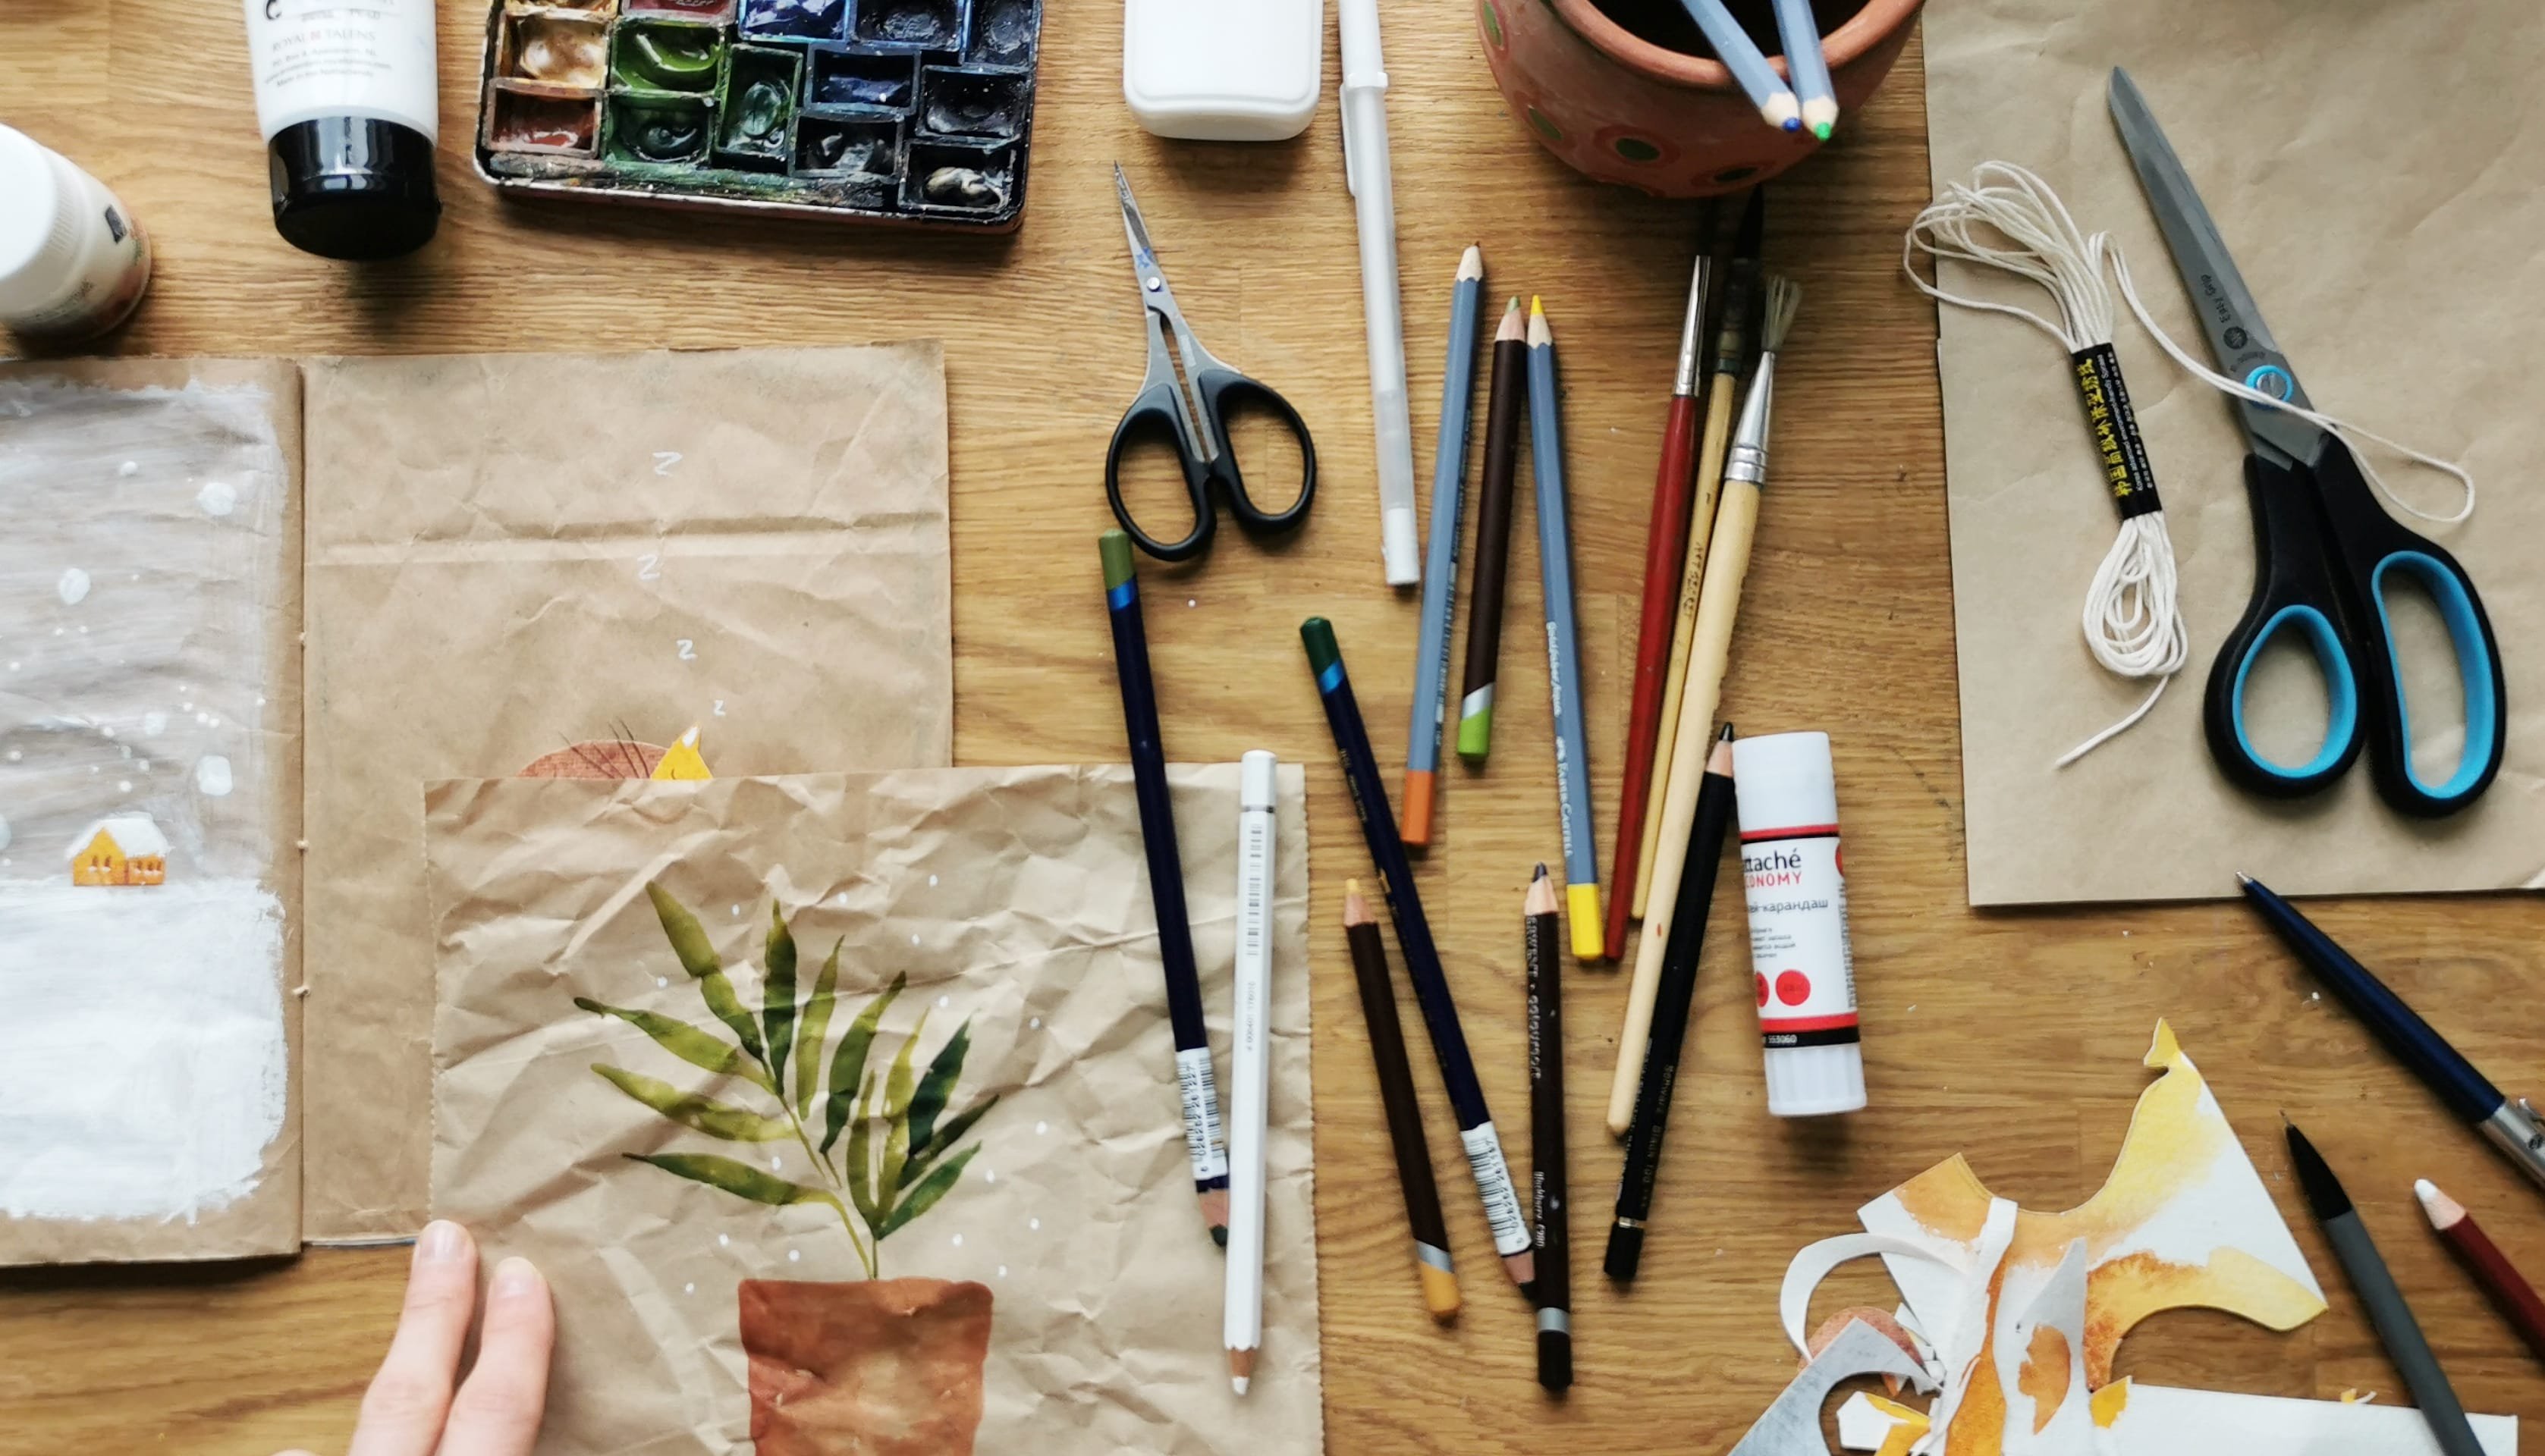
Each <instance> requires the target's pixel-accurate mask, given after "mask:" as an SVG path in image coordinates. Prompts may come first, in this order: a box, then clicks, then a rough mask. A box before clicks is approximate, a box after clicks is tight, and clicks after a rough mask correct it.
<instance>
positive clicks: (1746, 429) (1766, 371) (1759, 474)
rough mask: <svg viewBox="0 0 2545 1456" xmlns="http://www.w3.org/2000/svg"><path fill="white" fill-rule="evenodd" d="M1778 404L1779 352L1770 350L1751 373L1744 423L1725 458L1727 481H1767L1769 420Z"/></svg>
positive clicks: (1734, 433) (1735, 430)
mask: <svg viewBox="0 0 2545 1456" xmlns="http://www.w3.org/2000/svg"><path fill="white" fill-rule="evenodd" d="M1775 403H1776V355H1775V352H1774V351H1772V350H1770V351H1769V352H1767V353H1765V354H1762V355H1760V356H1759V371H1758V372H1757V373H1756V374H1754V375H1752V376H1751V379H1750V394H1749V397H1748V398H1746V399H1744V400H1742V401H1741V423H1740V424H1739V425H1737V426H1735V427H1733V431H1732V449H1731V451H1730V453H1728V454H1726V455H1725V456H1724V460H1723V480H1724V483H1725V484H1727V485H1729V484H1731V483H1732V482H1734V481H1740V482H1742V483H1743V484H1746V485H1765V484H1766V483H1767V419H1768V416H1769V415H1770V414H1771V413H1772V412H1773V410H1774V408H1775Z"/></svg>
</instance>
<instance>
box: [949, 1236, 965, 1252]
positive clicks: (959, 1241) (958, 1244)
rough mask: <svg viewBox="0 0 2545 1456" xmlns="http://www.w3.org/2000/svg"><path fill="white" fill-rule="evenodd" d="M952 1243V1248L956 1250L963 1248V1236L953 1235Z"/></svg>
mask: <svg viewBox="0 0 2545 1456" xmlns="http://www.w3.org/2000/svg"><path fill="white" fill-rule="evenodd" d="M952 1242H953V1245H954V1247H955V1248H957V1249H960V1248H962V1247H963V1236H962V1235H960V1234H957V1235H955V1236H954V1238H953V1241H952Z"/></svg>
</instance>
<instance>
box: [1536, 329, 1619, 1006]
mask: <svg viewBox="0 0 2545 1456" xmlns="http://www.w3.org/2000/svg"><path fill="white" fill-rule="evenodd" d="M1528 456H1529V460H1530V461H1531V462H1532V463H1533V464H1534V465H1535V466H1536V467H1537V568H1538V575H1539V580H1540V581H1541V582H1542V583H1543V584H1544V590H1543V591H1542V592H1541V593H1540V595H1541V596H1543V597H1544V598H1545V607H1546V678H1547V682H1548V684H1549V685H1550V686H1551V687H1552V688H1553V689H1554V692H1553V697H1554V699H1555V733H1554V738H1555V817H1556V824H1557V827H1558V828H1559V829H1560V830H1561V831H1562V832H1563V835H1564V903H1565V907H1566V909H1567V911H1568V912H1569V916H1570V919H1571V921H1572V923H1573V953H1574V955H1575V956H1577V957H1579V958H1580V959H1583V960H1598V959H1599V958H1600V955H1601V951H1602V950H1603V949H1605V948H1606V943H1607V942H1606V938H1605V937H1606V933H1607V930H1606V926H1605V925H1604V924H1603V923H1602V922H1601V919H1600V847H1599V846H1598V844H1596V843H1595V842H1594V841H1593V839H1592V831H1591V739H1590V735H1588V734H1587V733H1585V732H1584V731H1583V727H1582V633H1581V631H1580V629H1579V628H1578V627H1577V626H1576V625H1575V623H1574V619H1573V528H1572V526H1571V525H1570V524H1569V523H1568V522H1567V521H1566V519H1565V510H1564V413H1563V406H1562V404H1561V403H1560V401H1559V400H1558V398H1557V394H1556V385H1555V332H1554V330H1553V329H1552V328H1550V327H1549V326H1548V324H1547V322H1546V306H1545V305H1544V304H1543V303H1541V302H1540V301H1539V300H1537V299H1535V298H1531V299H1529V300H1528Z"/></svg>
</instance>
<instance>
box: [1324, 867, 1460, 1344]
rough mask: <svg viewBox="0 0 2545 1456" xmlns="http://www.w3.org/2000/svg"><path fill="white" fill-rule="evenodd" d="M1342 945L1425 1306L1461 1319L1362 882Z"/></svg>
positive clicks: (1381, 945)
mask: <svg viewBox="0 0 2545 1456" xmlns="http://www.w3.org/2000/svg"><path fill="white" fill-rule="evenodd" d="M1344 938H1345V939H1347V940H1349V941H1351V942H1352V958H1353V979H1354V980H1355V981H1356V982H1358V983H1359V985H1360V1013H1361V1019H1363V1020H1364V1021H1367V1022H1368V1023H1369V1054H1370V1057H1371V1059H1372V1060H1373V1061H1375V1062H1376V1063H1377V1064H1378V1100H1379V1105H1380V1106H1381V1107H1382V1108H1383V1109H1385V1111H1386V1113H1387V1142H1388V1146H1389V1147H1391V1148H1393V1149H1394V1150H1395V1151H1396V1182H1397V1186H1398V1188H1399V1189H1401V1190H1402V1191H1403V1192H1404V1194H1405V1223H1406V1227H1407V1228H1408V1229H1410V1230H1412V1232H1413V1234H1414V1268H1415V1271H1416V1272H1417V1273H1419V1274H1421V1275H1422V1276H1423V1303H1424V1306H1425V1307H1426V1308H1428V1309H1430V1310H1431V1311H1432V1318H1433V1319H1436V1320H1446V1319H1448V1318H1450V1317H1451V1316H1453V1315H1455V1314H1457V1313H1458V1274H1457V1271H1456V1270H1455V1269H1454V1268H1452V1267H1451V1266H1450V1263H1449V1229H1448V1225H1447V1224H1445V1223H1443V1222H1442V1221H1441V1218H1440V1190H1439V1188H1438V1187H1437V1185H1436V1184H1435V1183H1434V1182H1433V1181H1432V1146H1431V1144H1430V1143H1429V1142H1428V1141H1426V1140H1425V1138H1424V1136H1423V1108H1422V1105H1421V1104H1420V1103H1419V1102H1417V1101H1415V1099H1414V1072H1413V1069H1412V1068H1411V1067H1409V1066H1408V1065H1407V1064H1406V1060H1405V1028H1404V1027H1403V1026H1402V1025H1400V1024H1398V1022H1397V1019H1396V988H1395V986H1394V985H1393V984H1392V983H1390V982H1389V980H1388V977H1387V943H1386V942H1385V941H1383V940H1381V939H1379V937H1378V921H1377V920H1376V919H1375V918H1374V917H1372V916H1371V915H1370V913H1369V901H1367V900H1366V899H1364V898H1362V896H1361V893H1360V881H1358V880H1346V881H1344Z"/></svg>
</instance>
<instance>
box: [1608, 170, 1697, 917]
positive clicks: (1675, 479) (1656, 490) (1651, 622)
mask: <svg viewBox="0 0 2545 1456" xmlns="http://www.w3.org/2000/svg"><path fill="white" fill-rule="evenodd" d="M1713 235H1714V208H1713V206H1712V205H1711V204H1708V205H1707V207H1706V213H1705V222H1704V224H1703V225H1702V226H1700V227H1699V228H1698V229H1697V244H1696V269H1695V273H1694V276H1693V277H1691V278H1690V279H1689V280H1688V285H1687V313H1686V315H1685V316H1684V317H1683V318H1682V319H1681V321H1680V330H1679V372H1678V374H1677V376H1676V377H1674V378H1673V379H1672V381H1671V402H1670V415H1669V417H1668V419H1667V420H1666V421H1665V422H1664V424H1663V426H1662V459H1661V467H1660V470H1659V472H1658V474H1657V475H1656V477H1655V478H1654V481H1653V519H1652V524H1651V525H1650V526H1647V527H1646V528H1645V532H1644V603H1643V612H1642V618H1641V625H1640V626H1639V628H1638V629H1637V631H1636V635H1635V683H1634V688H1633V693H1632V697H1631V705H1630V707H1629V709H1628V711H1627V714H1626V776H1625V780H1624V782H1623V785H1622V786H1621V787H1620V788H1619V790H1618V794H1617V848H1616V853H1615V855H1614V857H1613V858H1612V859H1611V860H1610V863H1609V870H1608V929H1607V934H1606V936H1605V937H1604V938H1605V941H1606V944H1605V946H1604V953H1605V954H1606V956H1607V957H1608V959H1610V960H1615V959H1617V958H1618V957H1619V956H1621V955H1624V954H1625V953H1626V921H1627V919H1628V917H1629V916H1630V914H1631V913H1632V911H1633V909H1634V886H1635V869H1636V863H1635V861H1636V859H1637V857H1638V855H1639V853H1640V850H1641V849H1642V845H1643V825H1644V807H1645V796H1646V794H1647V793H1648V792H1649V791H1650V790H1651V788H1652V785H1653V756H1654V750H1655V748H1656V747H1657V745H1658V744H1659V742H1660V737H1661V732H1660V723H1661V710H1662V683H1663V680H1664V679H1665V678H1667V677H1668V676H1669V673H1670V655H1671V606H1672V604H1673V603H1675V602H1677V601H1678V600H1679V576H1680V568H1681V567H1682V566H1683V565H1685V564H1686V560H1687V533H1688V509H1689V506H1690V505H1691V501H1690V498H1689V493H1690V492H1691V491H1692V490H1694V489H1695V486H1696V437H1697V430H1698V428H1699V426H1700V424H1701V423H1702V422H1703V420H1704V417H1705V406H1704V403H1703V401H1704V395H1703V394H1701V393H1700V392H1699V387H1698V386H1699V384H1700V382H1701V381H1702V379H1703V376H1704V368H1703V364H1704V360H1705V301H1706V295H1707V293H1708V291H1709V289H1710V288H1711V286H1712V283H1713V280H1714V254H1713V251H1712V238H1713ZM1707 524H1708V525H1709V526H1711V525H1712V523H1711V522H1709V523H1707Z"/></svg>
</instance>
